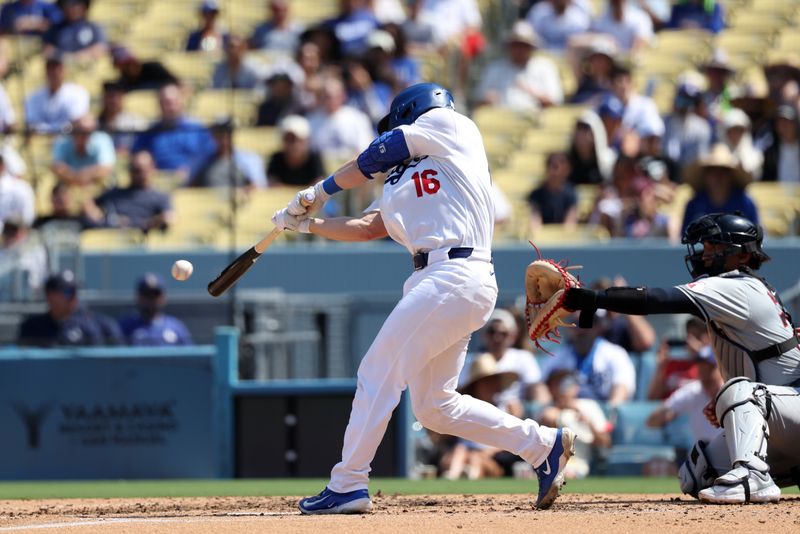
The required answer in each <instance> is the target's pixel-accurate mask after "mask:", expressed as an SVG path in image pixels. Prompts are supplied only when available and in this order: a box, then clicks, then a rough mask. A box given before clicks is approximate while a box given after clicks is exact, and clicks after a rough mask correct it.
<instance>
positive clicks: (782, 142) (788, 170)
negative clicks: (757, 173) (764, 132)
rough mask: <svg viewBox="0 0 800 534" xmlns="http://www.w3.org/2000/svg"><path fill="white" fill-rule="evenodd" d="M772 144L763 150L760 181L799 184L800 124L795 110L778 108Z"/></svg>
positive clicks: (785, 106)
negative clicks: (762, 169)
mask: <svg viewBox="0 0 800 534" xmlns="http://www.w3.org/2000/svg"><path fill="white" fill-rule="evenodd" d="M774 124H775V133H774V134H773V136H772V143H771V144H770V145H769V146H768V147H767V148H766V149H765V150H764V173H763V175H762V180H764V181H769V182H782V183H798V182H800V139H799V134H800V122H798V114H797V108H795V107H794V106H790V105H788V104H783V105H781V106H779V107H778V110H777V112H776V117H775V121H774Z"/></svg>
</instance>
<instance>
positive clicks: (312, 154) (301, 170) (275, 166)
mask: <svg viewBox="0 0 800 534" xmlns="http://www.w3.org/2000/svg"><path fill="white" fill-rule="evenodd" d="M280 131H281V142H282V148H281V150H279V151H277V152H275V153H274V154H272V156H271V157H270V160H269V164H268V166H267V179H268V180H269V184H270V185H291V186H305V185H311V184H314V183H316V182H318V181H319V180H321V179H322V178H323V177H324V176H325V167H324V165H323V162H322V157H321V156H320V153H319V152H317V151H316V150H312V149H311V146H310V144H309V137H310V135H311V126H310V125H309V123H308V120H306V118H305V117H303V116H300V115H289V116H288V117H286V118H285V119H283V121H281V124H280Z"/></svg>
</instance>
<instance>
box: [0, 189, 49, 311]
mask: <svg viewBox="0 0 800 534" xmlns="http://www.w3.org/2000/svg"><path fill="white" fill-rule="evenodd" d="M0 202H2V200H0ZM0 223H1V224H0V227H2V239H1V240H0V301H3V300H6V301H8V300H35V299H39V298H41V289H42V284H43V283H44V279H45V277H46V276H47V251H46V250H45V248H44V246H43V245H42V243H41V241H40V240H39V239H38V236H37V235H36V234H31V233H30V228H29V226H30V223H29V222H27V221H25V220H24V219H23V218H22V217H17V216H13V217H9V218H6V219H5V220H3V221H0ZM6 285H8V287H5V286H6Z"/></svg>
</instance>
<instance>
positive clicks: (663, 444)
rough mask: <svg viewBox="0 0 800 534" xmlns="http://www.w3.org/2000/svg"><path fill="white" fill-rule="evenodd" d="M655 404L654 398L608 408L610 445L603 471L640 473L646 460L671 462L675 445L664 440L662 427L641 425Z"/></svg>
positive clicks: (625, 473) (621, 474) (618, 473)
mask: <svg viewBox="0 0 800 534" xmlns="http://www.w3.org/2000/svg"><path fill="white" fill-rule="evenodd" d="M658 405H659V403H658V402H656V401H632V402H628V403H626V404H622V405H620V406H617V407H616V408H614V409H613V410H612V414H611V415H612V420H613V421H614V430H613V432H612V434H611V442H612V443H613V445H612V447H611V450H610V451H609V453H608V456H607V458H606V462H605V464H606V473H605V474H607V475H616V476H626V475H640V474H642V467H643V465H644V464H646V463H647V462H649V461H650V460H653V459H661V460H666V461H669V462H674V461H675V448H674V446H673V445H671V444H668V443H667V439H666V436H665V435H664V430H663V429H660V428H649V427H647V426H646V425H645V421H646V420H647V417H648V416H649V415H650V413H651V412H652V411H653V410H655V409H656V408H657V407H658Z"/></svg>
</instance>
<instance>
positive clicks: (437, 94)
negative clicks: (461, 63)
mask: <svg viewBox="0 0 800 534" xmlns="http://www.w3.org/2000/svg"><path fill="white" fill-rule="evenodd" d="M434 108H450V109H455V101H454V100H453V95H451V94H450V91H448V90H447V89H445V88H444V87H442V86H441V85H437V84H435V83H418V84H416V85H412V86H411V87H407V88H406V89H403V90H402V91H400V92H399V93H398V94H397V96H396V97H394V100H392V106H391V107H390V108H389V114H388V115H386V116H385V117H384V118H382V119H381V120H380V122H378V133H383V132H388V131H389V130H392V129H394V128H397V127H398V126H400V125H401V124H411V123H413V122H414V121H415V120H417V119H418V118H419V117H420V115H422V114H423V113H425V112H426V111H430V110H431V109H434Z"/></svg>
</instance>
